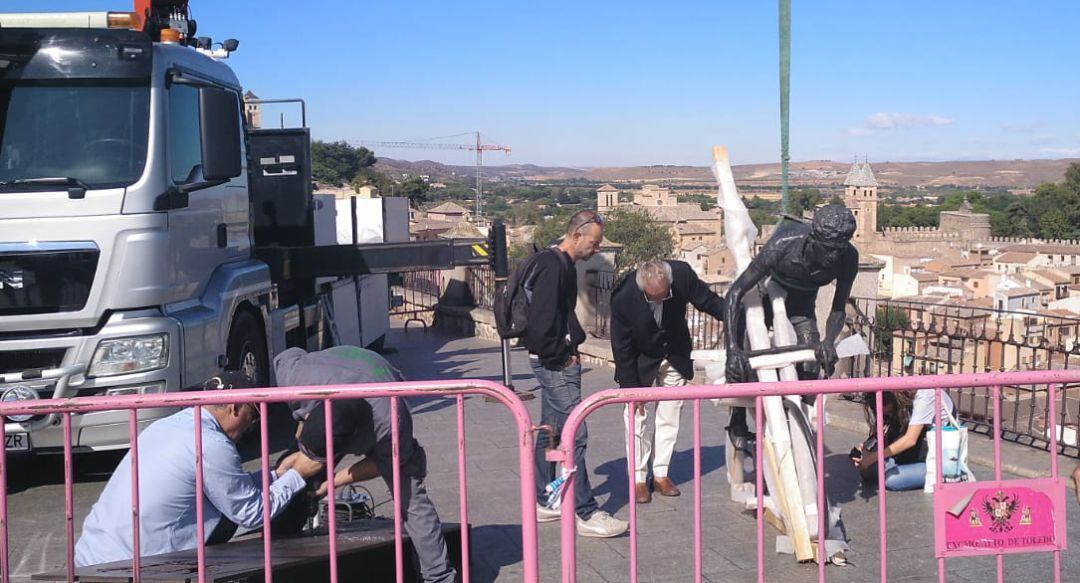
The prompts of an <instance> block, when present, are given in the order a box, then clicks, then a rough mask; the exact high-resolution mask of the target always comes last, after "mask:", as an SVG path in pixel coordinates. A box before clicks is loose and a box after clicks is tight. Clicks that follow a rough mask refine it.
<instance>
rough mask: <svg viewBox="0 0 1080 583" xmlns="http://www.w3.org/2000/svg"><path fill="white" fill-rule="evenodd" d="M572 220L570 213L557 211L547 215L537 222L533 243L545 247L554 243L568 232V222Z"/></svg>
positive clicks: (540, 247) (541, 247) (538, 246)
mask: <svg viewBox="0 0 1080 583" xmlns="http://www.w3.org/2000/svg"><path fill="white" fill-rule="evenodd" d="M569 220H570V214H569V213H556V214H555V215H552V216H546V217H543V218H541V219H540V221H539V222H537V223H536V231H534V232H533V244H534V245H536V247H537V248H539V249H543V248H544V247H547V246H548V245H551V244H552V243H554V242H555V241H556V240H557V239H559V238H561V237H562V236H563V235H564V234H566V223H567V222H569Z"/></svg>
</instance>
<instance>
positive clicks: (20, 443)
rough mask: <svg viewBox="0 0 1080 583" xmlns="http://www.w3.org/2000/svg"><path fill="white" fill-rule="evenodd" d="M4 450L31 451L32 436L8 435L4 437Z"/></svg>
mask: <svg viewBox="0 0 1080 583" xmlns="http://www.w3.org/2000/svg"><path fill="white" fill-rule="evenodd" d="M4 449H6V450H8V451H30V436H29V435H27V434H25V433H8V434H7V435H5V436H4Z"/></svg>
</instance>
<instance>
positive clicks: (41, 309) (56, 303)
mask: <svg viewBox="0 0 1080 583" xmlns="http://www.w3.org/2000/svg"><path fill="white" fill-rule="evenodd" d="M98 255H99V251H98V249H97V247H96V246H94V245H93V244H92V243H51V244H42V243H36V244H33V245H31V244H17V243H0V316H18V315H26V314H50V313H56V312H77V311H79V310H81V309H83V308H84V307H85V306H86V300H87V298H88V297H89V296H90V288H91V286H92V285H93V283H94V272H95V270H96V269H97V263H98Z"/></svg>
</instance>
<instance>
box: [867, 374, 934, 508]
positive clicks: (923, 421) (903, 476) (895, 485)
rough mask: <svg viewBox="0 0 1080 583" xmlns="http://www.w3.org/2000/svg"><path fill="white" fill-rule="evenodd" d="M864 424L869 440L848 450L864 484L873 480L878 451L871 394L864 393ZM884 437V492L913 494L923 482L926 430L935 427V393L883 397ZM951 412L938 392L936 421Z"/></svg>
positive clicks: (913, 393) (874, 405) (900, 394)
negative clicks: (911, 491)
mask: <svg viewBox="0 0 1080 583" xmlns="http://www.w3.org/2000/svg"><path fill="white" fill-rule="evenodd" d="M863 402H864V403H865V404H866V420H867V423H868V424H869V425H870V438H868V439H867V440H866V441H865V442H864V443H862V444H859V445H858V446H856V447H855V448H854V449H852V450H851V461H852V462H853V463H854V464H855V467H856V468H857V469H858V470H859V473H860V474H861V475H862V477H863V479H864V480H869V479H873V478H876V476H877V461H878V451H877V450H878V448H877V447H876V443H877V440H876V433H877V432H876V426H877V422H876V419H875V416H874V408H875V407H876V404H877V400H876V398H875V395H874V393H866V394H865V398H864V400H863ZM882 407H883V410H884V430H883V432H884V436H885V443H886V445H885V449H884V450H883V451H884V454H883V455H884V456H885V489H886V490H893V491H898V490H916V489H919V488H922V487H923V484H924V482H925V481H926V455H927V453H928V452H929V449H928V448H927V445H926V430H927V429H929V428H930V427H931V426H932V425H933V424H934V389H921V390H918V391H895V392H885V393H883V394H882ZM950 411H954V408H953V402H952V399H950V398H949V395H948V393H946V392H945V391H942V392H941V414H940V415H939V420H944V419H946V418H947V417H948V412H950Z"/></svg>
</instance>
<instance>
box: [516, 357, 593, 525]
mask: <svg viewBox="0 0 1080 583" xmlns="http://www.w3.org/2000/svg"><path fill="white" fill-rule="evenodd" d="M529 364H531V365H532V369H533V374H534V375H536V380H537V381H539V382H540V389H541V391H540V423H542V424H544V425H550V426H551V428H552V430H554V432H555V435H556V436H558V435H561V434H562V429H563V425H565V424H566V418H567V417H568V416H569V415H570V411H571V410H572V409H573V408H574V407H576V406H577V404H578V403H580V402H581V364H580V363H578V364H574V365H571V366H568V367H566V368H564V369H562V370H548V369H546V368H544V367H543V365H541V364H540V361H539V360H537V359H535V358H530V359H529ZM588 439H589V430H588V428H587V427H586V426H585V424H584V423H582V424H581V425H580V426H579V427H578V431H577V435H575V436H574V467H576V468H577V470H576V471H575V472H574V502H575V504H576V506H577V508H576V509H575V510H576V511H577V515H578V516H580V517H581V518H582V519H583V520H588V518H589V517H590V516H592V513H593V512H596V509H597V504H596V498H593V495H592V486H590V485H589V472H588V470H587V469H586V467H585V446H586V444H587V442H588ZM549 441H550V438H549V436H548V434H547V432H545V431H541V432H539V433H537V434H536V450H535V461H536V499H537V500H539V501H543V500H545V499H546V498H547V493H546V492H544V488H545V487H546V486H547V485H548V484H549V483H550V482H551V481H552V480H554V479H555V464H554V463H553V462H549V461H547V460H546V459H545V458H544V451H545V450H546V449H547V446H548V443H549Z"/></svg>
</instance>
